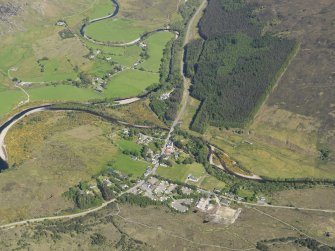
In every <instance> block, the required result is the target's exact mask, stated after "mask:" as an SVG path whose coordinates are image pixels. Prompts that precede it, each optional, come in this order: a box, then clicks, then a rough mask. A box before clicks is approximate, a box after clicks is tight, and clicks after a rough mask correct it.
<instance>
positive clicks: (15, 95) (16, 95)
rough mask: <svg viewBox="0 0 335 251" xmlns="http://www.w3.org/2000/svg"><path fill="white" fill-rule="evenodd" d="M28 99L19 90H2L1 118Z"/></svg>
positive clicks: (0, 97) (0, 95)
mask: <svg viewBox="0 0 335 251" xmlns="http://www.w3.org/2000/svg"><path fill="white" fill-rule="evenodd" d="M26 98H27V97H26V95H25V94H24V93H23V92H22V91H21V90H19V89H15V90H4V91H2V90H0V117H1V116H2V115H5V114H6V113H8V112H10V111H11V110H12V109H13V108H14V107H16V106H17V105H18V104H19V103H20V102H21V101H23V100H25V99H26Z"/></svg>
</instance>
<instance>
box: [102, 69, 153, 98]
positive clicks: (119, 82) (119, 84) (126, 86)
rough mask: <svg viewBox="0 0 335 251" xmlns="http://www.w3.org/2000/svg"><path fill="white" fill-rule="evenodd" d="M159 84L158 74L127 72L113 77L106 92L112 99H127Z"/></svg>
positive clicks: (138, 71)
mask: <svg viewBox="0 0 335 251" xmlns="http://www.w3.org/2000/svg"><path fill="white" fill-rule="evenodd" d="M158 82H159V75H158V74H157V73H151V72H145V71H140V70H125V71H123V72H120V73H118V74H117V75H115V76H113V77H112V79H111V80H110V82H109V83H108V86H107V89H106V91H105V92H104V94H105V96H107V97H110V98H112V97H113V98H116V97H117V98H125V97H133V96H137V95H139V94H141V93H143V92H144V91H145V89H146V88H147V87H149V86H150V85H152V84H154V83H158Z"/></svg>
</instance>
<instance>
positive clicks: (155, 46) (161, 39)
mask: <svg viewBox="0 0 335 251" xmlns="http://www.w3.org/2000/svg"><path fill="white" fill-rule="evenodd" d="M174 36H175V35H174V34H173V33H170V32H157V33H155V34H153V35H151V36H150V37H149V38H148V39H147V40H146V41H145V43H146V44H147V46H148V55H149V58H148V60H146V61H144V62H143V63H142V64H141V65H140V67H143V68H144V69H145V70H147V71H153V72H158V71H159V67H160V64H161V59H162V57H163V50H164V48H165V45H166V44H167V42H168V41H170V40H171V39H172V37H174Z"/></svg>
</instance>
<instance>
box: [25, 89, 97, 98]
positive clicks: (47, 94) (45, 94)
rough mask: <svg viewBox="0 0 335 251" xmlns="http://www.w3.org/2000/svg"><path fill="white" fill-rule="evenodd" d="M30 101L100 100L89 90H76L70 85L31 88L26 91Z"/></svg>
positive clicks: (95, 93)
mask: <svg viewBox="0 0 335 251" xmlns="http://www.w3.org/2000/svg"><path fill="white" fill-rule="evenodd" d="M28 92H29V94H30V98H31V100H71V101H84V100H90V99H96V98H102V96H101V95H99V94H98V93H97V92H95V91H94V90H91V89H84V88H78V87H75V86H72V85H56V86H44V87H38V88H32V89H29V90H28Z"/></svg>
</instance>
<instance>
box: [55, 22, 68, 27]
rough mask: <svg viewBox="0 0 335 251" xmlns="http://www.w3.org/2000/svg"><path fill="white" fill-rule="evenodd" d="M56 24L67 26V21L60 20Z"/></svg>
mask: <svg viewBox="0 0 335 251" xmlns="http://www.w3.org/2000/svg"><path fill="white" fill-rule="evenodd" d="M56 25H57V26H65V25H66V23H65V22H64V21H58V22H57V23H56Z"/></svg>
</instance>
